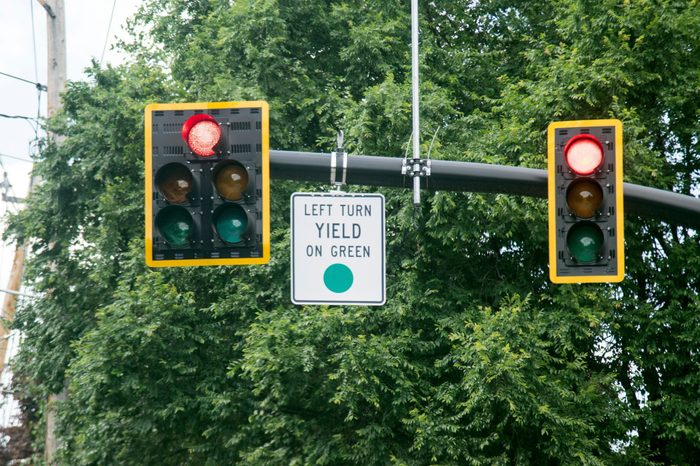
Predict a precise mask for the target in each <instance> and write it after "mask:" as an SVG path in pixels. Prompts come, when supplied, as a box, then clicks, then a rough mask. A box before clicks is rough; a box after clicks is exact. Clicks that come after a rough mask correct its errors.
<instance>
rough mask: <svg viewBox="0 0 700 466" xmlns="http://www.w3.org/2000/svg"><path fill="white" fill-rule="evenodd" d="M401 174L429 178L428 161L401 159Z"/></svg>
mask: <svg viewBox="0 0 700 466" xmlns="http://www.w3.org/2000/svg"><path fill="white" fill-rule="evenodd" d="M401 174H402V175H408V176H410V177H416V176H418V177H427V176H430V159H428V160H425V159H418V160H415V159H411V160H408V159H403V162H401Z"/></svg>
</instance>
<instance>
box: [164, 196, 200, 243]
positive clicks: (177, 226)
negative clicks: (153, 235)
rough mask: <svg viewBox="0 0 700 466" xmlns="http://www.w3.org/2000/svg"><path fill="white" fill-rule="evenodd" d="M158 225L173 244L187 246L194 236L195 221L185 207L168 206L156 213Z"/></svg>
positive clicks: (166, 239)
mask: <svg viewBox="0 0 700 466" xmlns="http://www.w3.org/2000/svg"><path fill="white" fill-rule="evenodd" d="M156 227H158V231H160V234H161V235H162V236H163V238H165V241H167V242H168V244H169V245H171V246H185V245H187V244H188V243H189V241H190V238H191V237H192V229H193V228H194V222H193V221H192V216H191V215H190V213H189V212H187V210H186V209H185V208H184V207H180V206H168V207H166V208H165V209H163V210H161V211H160V212H158V215H156Z"/></svg>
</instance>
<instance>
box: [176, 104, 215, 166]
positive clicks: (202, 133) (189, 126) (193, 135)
mask: <svg viewBox="0 0 700 466" xmlns="http://www.w3.org/2000/svg"><path fill="white" fill-rule="evenodd" d="M182 139H184V140H185V142H186V143H187V145H188V146H189V148H190V150H192V152H194V153H195V154H197V155H199V156H200V157H210V156H212V155H215V154H216V150H215V148H216V146H217V145H218V144H219V141H221V127H220V126H219V123H218V122H217V121H216V120H215V119H214V117H212V116H211V115H206V114H204V113H198V114H196V115H192V116H191V117H189V118H188V119H187V121H185V123H184V124H183V125H182Z"/></svg>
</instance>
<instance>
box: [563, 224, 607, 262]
mask: <svg viewBox="0 0 700 466" xmlns="http://www.w3.org/2000/svg"><path fill="white" fill-rule="evenodd" d="M603 241H604V239H603V232H602V231H601V229H600V227H599V226H598V225H596V224H595V223H592V222H581V223H577V224H575V225H574V226H572V227H571V229H570V230H569V232H568V233H567V235H566V246H567V247H568V249H569V252H570V253H571V257H572V258H573V259H574V260H575V261H576V262H579V263H582V264H589V263H592V262H595V261H596V260H598V255H599V254H600V250H601V249H602V248H603Z"/></svg>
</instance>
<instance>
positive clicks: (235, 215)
mask: <svg viewBox="0 0 700 466" xmlns="http://www.w3.org/2000/svg"><path fill="white" fill-rule="evenodd" d="M214 226H215V228H216V232H217V233H218V234H219V237H220V238H221V239H222V240H224V241H226V242H227V243H240V242H241V241H243V237H244V236H245V233H246V231H247V230H248V215H247V214H246V212H245V210H243V207H241V206H240V205H238V204H223V205H221V206H219V208H218V209H216V211H215V212H214Z"/></svg>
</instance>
